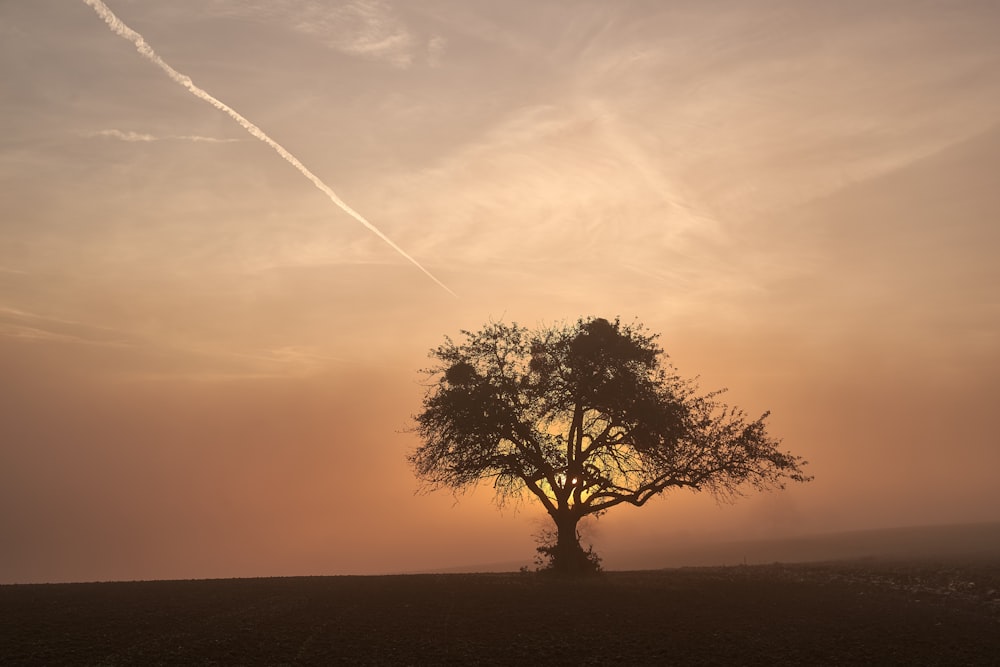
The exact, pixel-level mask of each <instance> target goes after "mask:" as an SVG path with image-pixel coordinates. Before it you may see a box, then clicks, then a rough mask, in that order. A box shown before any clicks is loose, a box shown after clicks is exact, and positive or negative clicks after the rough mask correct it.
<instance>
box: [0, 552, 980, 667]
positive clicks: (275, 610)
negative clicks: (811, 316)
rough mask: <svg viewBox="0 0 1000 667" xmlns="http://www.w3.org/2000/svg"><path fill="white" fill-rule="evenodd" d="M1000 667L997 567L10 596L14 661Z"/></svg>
mask: <svg viewBox="0 0 1000 667" xmlns="http://www.w3.org/2000/svg"><path fill="white" fill-rule="evenodd" d="M532 663H534V664H566V665H569V664H572V665H607V664H612V663H617V664H669V665H698V664H701V665H709V664H712V665H756V664H760V665H764V664H766V665H781V664H793V665H806V664H810V665H815V664H823V665H847V664H868V665H904V664H905V665H933V664H940V665H991V664H992V665H1000V563H996V562H988V563H965V564H960V563H947V564H941V563H885V562H851V563H832V564H810V565H777V564H776V565H768V566H751V567H730V568H684V569H679V570H663V571H649V572H611V573H605V574H603V575H601V576H599V577H595V578H591V579H586V580H578V581H568V580H560V579H555V578H552V577H547V576H542V575H535V574H530V575H529V574H448V575H407V576H386V577H303V578H281V579H230V580H208V581H153V582H122V583H91V584H45V585H14V586H0V664H3V665H61V664H84V665H192V664H193V665H217V664H224V665H231V664H241V665H243V664H266V665H300V664H301V665H326V664H350V665H376V664H382V665H396V664H419V665H440V664H456V665H457V664H461V665H475V664H486V665H491V664H532Z"/></svg>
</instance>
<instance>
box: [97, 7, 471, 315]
mask: <svg viewBox="0 0 1000 667" xmlns="http://www.w3.org/2000/svg"><path fill="white" fill-rule="evenodd" d="M83 1H84V3H86V4H88V5H90V7H91V8H92V9H93V10H94V11H95V12H97V15H98V16H100V17H101V18H102V19H104V22H105V23H107V24H108V27H110V28H111V30H112V31H113V32H114V33H115V34H116V35H118V36H119V37H122V38H124V39H127V40H128V41H130V42H132V43H133V44H135V48H136V49H137V50H138V51H139V53H140V54H142V55H143V56H144V57H145V58H146V59H148V60H149V61H151V62H152V63H153V64H154V65H156V66H157V67H159V68H160V69H162V70H163V71H164V72H166V73H167V76H169V77H170V78H171V79H173V80H174V81H175V82H176V83H179V84H180V85H182V86H184V87H185V88H187V89H188V90H189V91H191V94H192V95H194V96H195V97H198V98H200V99H202V100H204V101H206V102H208V103H209V104H211V105H212V106H213V107H215V108H216V109H218V110H219V111H224V112H226V113H227V114H228V115H229V117H230V118H232V119H233V120H235V121H236V122H237V123H239V125H240V127H242V128H243V129H244V130H246V131H247V132H249V133H250V134H251V135H253V136H254V137H256V138H257V139H260V140H261V141H263V142H264V143H265V144H267V145H268V146H270V147H271V148H273V149H274V152H275V153H277V154H278V155H280V156H281V157H282V158H284V159H285V161H286V162H288V163H289V164H290V165H292V166H293V167H295V168H296V169H298V170H299V173H301V174H302V175H303V176H305V177H306V178H308V179H309V180H310V181H311V182H312V184H313V185H315V186H316V187H317V188H318V189H319V190H320V191H321V192H322V193H323V194H325V195H326V196H327V197H329V198H330V201H332V202H333V203H334V204H336V205H337V206H339V207H340V208H341V209H342V210H343V211H344V212H345V213H347V214H348V215H349V216H351V217H352V218H354V219H355V220H357V221H358V222H360V223H361V224H362V225H364V226H365V227H367V228H368V229H369V230H370V231H371V232H372V233H373V234H375V235H376V236H377V237H379V238H380V239H382V240H383V241H385V242H386V243H388V244H389V247H391V248H392V249H393V250H395V251H396V252H398V253H399V254H400V255H402V256H403V257H405V258H406V259H407V260H409V261H410V263H412V264H413V265H414V266H415V267H417V268H418V269H420V270H421V271H423V272H424V274H426V275H427V277H428V278H430V279H431V280H433V281H434V282H436V283H437V284H438V285H440V286H441V287H443V288H444V289H445V291H447V292H448V293H449V294H451V295H452V296H457V295H456V294H455V293H454V292H452V291H451V289H449V287H448V286H447V285H445V284H444V283H443V282H441V281H440V280H438V279H437V278H436V277H435V276H434V274H432V273H431V272H430V271H428V270H427V269H425V268H424V267H423V266H421V264H420V262H418V261H417V260H415V259H413V258H412V257H410V256H409V255H408V254H407V253H406V251H405V250H403V249H402V248H400V247H399V246H398V245H396V244H395V243H393V242H392V240H391V239H390V238H389V237H388V236H386V235H385V234H383V233H382V232H381V231H379V230H378V228H377V227H375V225H373V224H372V223H370V222H368V220H366V219H365V217H364V216H363V215H361V214H360V213H358V212H357V211H355V210H354V209H353V208H351V207H350V206H348V205H347V203H346V202H345V201H344V200H343V199H341V198H340V197H338V196H337V193H336V192H334V191H333V190H332V189H331V188H330V186H329V185H327V184H326V183H324V182H323V181H321V180H320V179H319V177H318V176H316V174H314V173H312V172H311V171H309V170H308V169H307V168H306V166H305V165H304V164H302V163H301V162H299V159H298V158H297V157H295V156H294V155H292V154H291V153H289V152H288V151H287V150H286V149H285V147H284V146H282V145H281V144H279V143H278V142H277V141H275V140H274V139H272V138H271V137H269V136H267V134H265V133H264V130H262V129H260V128H259V127H257V126H256V125H254V124H253V123H251V122H250V121H249V120H247V119H246V118H244V117H243V116H242V115H240V114H239V113H238V112H237V111H236V110H235V109H233V108H232V107H230V106H229V105H227V104H225V103H224V102H221V101H220V100H217V99H216V98H215V97H213V96H212V95H210V94H209V93H208V92H207V91H205V90H202V89H201V88H199V87H198V86H196V85H194V82H192V81H191V77H189V76H185V75H184V74H181V73H180V72H178V71H177V70H175V69H174V68H173V67H171V66H170V65H168V64H167V63H166V62H165V61H164V60H163V59H162V58H160V56H158V55H156V52H155V51H153V47H151V46H150V45H149V44H147V43H146V40H145V39H143V37H142V35H140V34H139V33H137V32H136V31H135V30H132V28H130V27H128V26H127V25H125V24H124V23H123V22H122V20H121V19H119V18H118V17H117V16H115V13H114V12H112V11H111V9H109V8H108V6H107V5H106V4H104V3H103V2H101V0H83Z"/></svg>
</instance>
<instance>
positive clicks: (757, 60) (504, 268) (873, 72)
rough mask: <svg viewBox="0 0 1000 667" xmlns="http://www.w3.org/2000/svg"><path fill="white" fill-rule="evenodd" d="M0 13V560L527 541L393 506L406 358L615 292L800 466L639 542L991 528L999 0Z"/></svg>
mask: <svg viewBox="0 0 1000 667" xmlns="http://www.w3.org/2000/svg"><path fill="white" fill-rule="evenodd" d="M109 6H110V7H111V9H112V10H114V11H115V12H117V13H118V15H119V16H120V17H121V19H122V20H123V21H125V22H126V23H127V24H128V25H130V26H131V27H132V28H134V29H135V30H137V31H139V32H140V33H142V35H143V36H144V37H145V38H146V39H147V40H148V42H149V43H150V44H151V45H152V46H153V48H154V49H156V52H157V53H158V54H159V55H160V56H161V57H162V58H163V59H164V60H165V61H166V62H167V63H169V64H170V65H171V66H173V67H174V68H176V69H177V70H178V71H180V72H182V73H183V74H186V75H189V76H190V77H191V78H192V79H193V80H194V82H195V83H196V84H197V85H198V86H201V87H202V88H203V89H205V90H207V91H208V92H209V93H211V94H212V95H213V96H215V97H216V98H218V99H219V100H221V101H223V102H224V103H225V104H227V105H229V106H231V107H232V108H233V109H235V110H236V111H238V112H239V113H240V114H242V115H243V116H245V117H246V118H248V119H250V121H252V122H253V123H255V124H257V125H258V126H260V127H261V128H262V129H263V130H264V131H265V132H266V133H268V135H270V136H271V137H273V138H274V139H275V140H276V141H278V142H280V143H281V144H282V145H283V146H284V147H285V148H287V149H288V150H289V151H290V152H291V153H292V154H294V155H295V156H296V157H297V158H298V159H299V160H301V161H302V163H303V164H304V165H306V166H307V167H308V168H309V169H310V170H311V171H312V172H313V173H315V174H316V175H317V176H318V177H319V178H321V179H322V180H323V181H324V182H326V183H327V184H328V185H329V186H330V187H331V188H333V190H335V191H336V193H337V194H338V195H339V196H340V197H342V198H343V199H344V200H345V201H346V202H347V203H348V204H349V205H350V206H352V207H354V208H355V209H356V210H358V211H359V212H360V213H361V214H362V215H363V216H365V217H366V218H367V219H368V220H370V221H371V222H372V223H373V224H374V225H375V226H376V227H377V228H378V229H379V230H381V231H382V232H384V233H385V234H386V235H387V236H388V237H389V238H391V239H392V240H393V241H394V242H395V243H397V244H398V245H399V246H400V247H401V248H402V249H403V250H405V252H407V253H408V254H410V255H411V256H412V257H413V258H415V259H416V260H417V261H418V262H419V263H420V264H421V265H423V266H424V267H426V268H427V269H428V270H429V271H431V272H432V273H433V274H434V275H435V276H437V277H438V278H439V279H440V280H441V281H443V282H444V283H445V284H446V285H447V286H448V287H449V288H451V289H452V290H454V292H455V293H456V294H457V295H458V296H457V297H453V296H451V295H449V294H448V293H447V292H446V291H445V290H443V289H441V287H440V286H438V285H436V284H435V283H434V282H432V281H431V280H430V279H428V278H427V277H426V276H425V275H423V274H421V273H420V272H419V271H418V270H417V269H416V268H415V267H414V266H413V264H411V263H409V262H407V261H406V260H405V259H404V258H403V257H402V256H400V254H398V253H397V252H395V251H394V250H393V249H392V248H390V247H389V246H387V245H386V244H385V243H384V242H383V241H382V240H380V239H379V238H377V237H376V236H375V235H374V234H372V232H371V231H369V230H367V229H365V228H364V227H363V226H362V225H361V224H359V223H358V222H357V221H355V220H353V219H351V218H350V217H348V216H347V215H345V214H344V212H343V211H341V210H340V209H339V208H337V207H336V206H334V205H333V204H332V203H331V202H330V200H329V199H327V198H326V197H324V196H323V194H322V193H320V192H318V191H317V190H316V189H315V188H314V187H313V186H312V184H310V183H309V182H308V180H306V179H305V178H303V176H302V174H300V173H299V172H297V171H296V170H295V169H294V168H292V167H291V166H290V165H289V164H288V162H286V161H285V160H282V159H281V158H280V157H279V156H278V155H276V154H275V153H274V151H273V150H271V149H270V148H269V147H268V146H266V145H264V144H262V143H261V142H259V141H257V140H256V139H254V138H252V137H251V136H249V135H248V134H247V133H246V132H245V131H244V130H243V129H242V128H240V127H239V126H238V125H237V124H236V123H234V122H233V120H232V119H231V118H229V117H228V116H226V115H225V114H223V113H221V112H219V111H218V110H216V109H213V108H212V107H211V106H209V105H207V104H206V103H205V102H204V101H202V100H199V99H197V98H195V97H194V96H193V95H191V94H190V93H189V92H188V91H186V90H185V89H184V88H182V87H181V86H179V85H177V83H175V82H173V81H171V80H170V79H169V78H168V77H167V76H165V75H164V73H163V72H162V71H161V70H159V69H157V67H156V66H154V65H153V64H152V63H150V62H149V61H148V60H147V59H144V58H143V57H142V56H140V55H139V54H138V53H137V52H136V50H135V48H134V47H133V46H131V45H130V44H129V43H127V42H126V41H125V40H123V39H121V38H120V37H118V36H116V35H114V34H113V33H112V32H111V31H110V30H109V29H108V27H107V26H106V25H105V24H104V23H103V22H102V21H101V20H100V18H98V17H97V15H96V14H95V13H94V12H93V10H91V9H90V8H89V7H87V6H86V5H85V4H84V3H83V2H78V3H72V2H70V3H66V2H64V1H63V0H59V1H57V0H35V1H34V2H30V3H27V2H20V3H0V80H2V81H4V86H3V87H4V95H3V99H2V101H0V127H2V128H3V129H4V132H2V133H0V146H2V148H0V192H2V193H3V195H2V197H3V200H2V201H3V206H2V210H3V214H2V217H0V378H2V382H0V534H2V535H3V536H4V537H3V540H4V545H3V549H0V583H6V582H16V581H67V580H91V579H131V578H167V577H215V576H253V575H278V574H282V575H283V574H338V573H375V572H402V571H415V570H426V569H439V568H445V567H450V566H457V565H466V564H476V563H494V562H503V563H510V562H518V561H520V562H525V563H526V562H528V561H529V560H530V558H531V556H532V553H533V541H532V537H531V535H532V533H534V532H536V531H537V530H538V528H539V527H540V525H541V524H540V521H541V517H540V516H539V512H538V511H537V510H536V509H535V508H534V507H532V506H531V505H530V504H527V505H525V506H524V507H523V508H521V510H520V511H518V512H517V513H514V512H512V511H510V510H507V511H505V512H504V513H499V512H497V511H495V510H494V509H493V508H492V507H491V505H490V502H489V501H490V494H489V492H488V489H482V490H480V491H478V492H477V493H476V494H474V495H473V496H470V497H464V498H462V499H461V500H460V501H459V502H458V503H457V504H456V503H455V502H454V500H453V499H452V498H451V497H450V496H449V495H448V494H447V493H439V494H432V495H414V491H415V490H416V489H417V482H416V481H415V479H414V478H413V476H412V474H411V472H410V471H409V470H408V468H407V465H406V462H405V455H406V453H407V452H408V451H409V450H410V449H411V448H412V447H413V446H414V441H413V439H412V436H411V435H409V434H407V433H405V432H404V431H405V429H406V428H407V425H408V418H409V416H410V415H411V414H412V413H413V412H415V411H416V410H417V408H418V406H419V401H420V398H421V395H422V389H421V387H420V384H419V382H420V380H421V377H420V375H419V374H418V373H417V370H418V369H419V368H421V367H422V366H424V365H425V363H426V361H427V360H426V352H427V350H428V349H429V348H431V347H433V346H436V345H437V344H438V342H439V341H440V340H441V338H442V337H443V336H444V335H446V334H448V335H455V334H457V332H458V330H459V329H461V328H478V327H479V326H481V325H482V324H483V323H485V322H486V321H488V320H490V319H504V320H505V321H517V322H519V323H521V324H525V325H534V324H536V323H551V322H554V321H559V320H563V319H575V318H576V317H578V316H587V315H596V316H604V317H614V316H615V315H621V316H622V317H623V318H624V319H626V320H630V319H631V318H633V317H636V318H638V319H639V320H641V321H643V322H645V323H646V325H647V326H648V327H649V328H651V329H652V330H654V331H658V332H660V333H661V334H662V338H661V342H662V344H663V346H664V347H665V348H666V350H667V351H668V353H670V355H671V358H672V360H673V361H674V363H675V365H676V366H677V367H678V369H679V370H680V372H681V373H682V374H684V375H688V376H695V375H700V376H701V384H702V386H703V387H704V388H705V389H714V388H717V387H720V386H728V387H729V388H730V393H729V400H730V402H732V403H736V404H738V405H740V406H742V407H744V408H745V409H746V410H747V411H748V412H750V413H759V412H762V411H764V410H766V409H771V410H772V411H773V417H772V421H771V424H772V428H773V431H774V432H775V434H776V435H778V436H780V437H782V438H784V440H785V444H786V446H787V447H788V448H789V449H791V450H792V451H794V452H795V453H797V454H801V455H803V456H805V457H806V458H807V459H809V460H810V461H811V465H810V470H809V472H810V473H811V474H813V475H815V477H816V480H815V481H814V482H812V483H811V484H809V485H805V486H797V487H795V488H793V489H789V490H788V491H786V492H783V493H773V494H767V495H762V496H753V497H748V498H746V499H744V500H743V501H741V502H740V503H739V504H737V505H735V506H722V507H719V506H717V505H716V504H715V503H714V501H713V500H712V499H711V498H710V497H702V496H694V495H690V494H681V493H678V494H673V495H670V496H668V497H667V498H666V500H663V501H659V502H655V503H653V504H651V505H650V506H648V507H646V508H644V509H642V510H629V509H624V510H619V511H615V512H612V513H610V514H609V515H608V516H607V517H605V518H603V519H601V521H600V522H598V523H597V524H596V525H595V526H593V527H592V539H593V541H594V542H595V545H596V546H597V549H598V551H599V552H601V553H602V554H603V555H604V556H605V562H606V565H607V566H609V567H612V568H613V567H614V566H615V562H616V560H617V562H626V561H627V557H628V554H629V553H631V552H632V551H635V550H639V549H643V550H646V551H648V550H649V548H650V545H652V546H653V547H657V545H663V549H668V548H670V547H671V546H673V545H677V544H678V543H680V542H697V541H699V540H719V539H742V538H767V537H776V536H789V535H803V534H811V533H819V532H827V531H837V530H850V529H857V528H873V527H888V526H897V525H912V524H930V523H945V522H965V521H996V520H1000V510H998V509H997V508H1000V487H998V485H997V484H996V482H995V471H996V470H997V469H1000V448H998V447H997V436H996V429H995V424H994V416H993V415H994V412H995V405H996V403H997V401H998V399H1000V340H998V334H997V332H998V325H1000V304H998V299H997V295H996V286H997V285H998V284H1000V268H997V262H996V261H995V259H994V256H995V255H996V253H997V249H998V246H1000V243H998V242H1000V226H998V225H997V220H998V219H1000V192H998V189H997V187H996V183H995V180H996V179H995V175H996V174H997V173H1000V125H997V124H996V123H997V109H998V108H1000V79H998V78H997V77H996V72H997V71H1000V44H998V43H997V41H996V39H995V35H996V34H997V33H998V31H1000V8H998V7H997V6H996V5H995V4H993V3H986V2H973V1H964V0H960V1H957V2H955V1H950V2H923V3H914V2H909V1H906V2H904V1H902V0H898V1H889V0H886V1H879V2H860V1H859V2H853V1H851V2H843V3H836V4H834V5H829V4H826V5H824V6H822V7H820V6H818V5H816V3H801V2H795V1H792V0H768V1H764V0H751V1H749V2H745V1H740V2H737V1H736V0H732V1H727V0H720V1H719V2H711V3H705V2H693V1H692V2H683V1H682V2H672V3H669V5H668V4H666V3H659V2H642V1H635V2H620V3H614V4H611V3H606V2H596V1H595V2H573V3H569V2H551V3H536V2H531V3H529V2H523V3H517V2H515V3H503V5H502V8H501V6H500V5H499V4H497V3H492V2H478V1H477V2H468V1H461V2H459V1H455V2H451V1H447V0H446V1H428V2H405V3H404V2H380V1H377V0H357V1H354V2H334V1H329V2H319V1H317V0H281V1H269V2H264V1H259V2H257V1H240V2H237V1H236V0H210V1H208V2H193V1H188V0H185V1H178V2H171V3H158V2H153V1H152V0H133V1H131V2H121V1H120V0H119V1H118V2H115V1H114V0H111V2H110V3H109Z"/></svg>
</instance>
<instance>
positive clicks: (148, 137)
mask: <svg viewBox="0 0 1000 667" xmlns="http://www.w3.org/2000/svg"><path fill="white" fill-rule="evenodd" d="M87 136H90V137H104V138H108V139H118V140H120V141H127V142H130V143H143V142H153V141H193V142H202V143H209V144H229V143H234V142H237V141H243V140H242V139H220V138H217V137H204V136H201V135H197V134H173V135H166V136H162V137H158V136H156V135H155V134H148V133H146V132H134V131H132V130H127V131H126V130H115V129H110V130H98V131H97V132H91V133H90V134H88V135H87Z"/></svg>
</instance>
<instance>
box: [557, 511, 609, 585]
mask: <svg viewBox="0 0 1000 667" xmlns="http://www.w3.org/2000/svg"><path fill="white" fill-rule="evenodd" d="M552 520H553V521H555V524H556V530H557V538H556V543H555V545H553V546H550V547H549V548H548V549H547V550H546V551H547V552H548V555H549V557H550V558H551V561H550V564H549V567H550V569H551V570H552V571H554V572H557V573H560V574H569V575H579V574H588V573H592V572H596V571H597V569H598V564H597V558H596V556H594V555H593V554H592V553H589V552H587V551H584V550H583V547H581V546H580V536H579V533H577V530H576V525H577V523H578V522H579V521H580V517H578V516H576V515H575V514H574V513H572V512H566V513H561V514H559V515H557V516H553V517H552Z"/></svg>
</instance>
